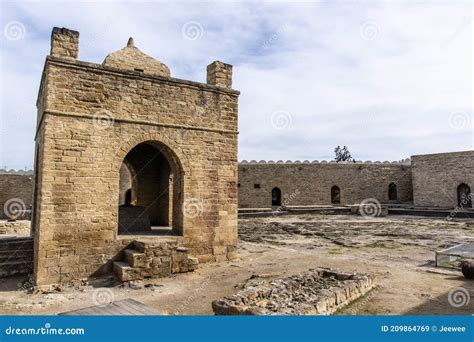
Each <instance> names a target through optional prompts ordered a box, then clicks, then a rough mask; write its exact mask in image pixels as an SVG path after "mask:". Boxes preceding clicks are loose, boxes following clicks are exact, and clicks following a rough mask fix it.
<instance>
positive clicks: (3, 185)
mask: <svg viewBox="0 0 474 342" xmlns="http://www.w3.org/2000/svg"><path fill="white" fill-rule="evenodd" d="M9 200H10V202H8V203H10V208H13V209H14V207H16V208H20V207H24V208H25V210H30V207H31V204H32V202H33V173H32V172H31V171H27V172H24V171H5V170H0V219H2V220H5V219H8V218H9V217H8V215H7V212H6V211H8V209H7V208H5V203H7V201H9ZM8 203H7V206H8ZM15 203H17V204H18V205H16V204H15ZM12 206H13V207H12ZM29 216H30V214H29V213H24V215H22V216H21V217H19V218H18V219H29Z"/></svg>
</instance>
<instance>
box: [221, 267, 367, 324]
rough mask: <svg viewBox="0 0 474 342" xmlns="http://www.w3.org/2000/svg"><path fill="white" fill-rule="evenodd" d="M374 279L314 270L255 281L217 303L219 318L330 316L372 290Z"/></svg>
mask: <svg viewBox="0 0 474 342" xmlns="http://www.w3.org/2000/svg"><path fill="white" fill-rule="evenodd" d="M374 285H375V282H374V277H373V276H371V275H367V274H345V273H336V272H332V271H330V270H326V269H311V270H309V271H306V272H303V273H299V274H296V275H293V276H290V277H287V278H282V279H277V280H272V281H270V280H261V279H259V278H254V279H251V280H250V281H249V282H247V283H246V284H245V285H244V286H243V288H242V289H240V290H238V291H237V292H236V293H235V294H233V295H230V296H227V297H225V298H222V299H219V300H216V301H214V302H213V303H212V308H213V310H214V313H215V314H216V315H295V316H296V315H330V314H333V313H334V312H336V311H337V310H339V309H341V308H343V307H344V306H346V305H348V304H349V303H351V302H352V301H354V300H356V299H357V298H359V297H361V296H363V295H364V294H366V293H367V292H368V291H370V290H371V289H372V288H373V287H374Z"/></svg>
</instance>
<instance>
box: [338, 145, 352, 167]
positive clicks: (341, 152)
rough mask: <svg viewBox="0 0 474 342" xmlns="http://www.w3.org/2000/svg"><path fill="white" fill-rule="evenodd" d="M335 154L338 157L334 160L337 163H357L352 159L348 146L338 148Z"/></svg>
mask: <svg viewBox="0 0 474 342" xmlns="http://www.w3.org/2000/svg"><path fill="white" fill-rule="evenodd" d="M334 153H335V154H336V157H335V158H334V159H335V160H336V162H338V163H339V162H342V161H355V159H354V158H352V156H351V153H350V152H349V149H348V148H347V146H344V147H343V148H341V146H339V145H338V146H337V147H336V148H335V149H334Z"/></svg>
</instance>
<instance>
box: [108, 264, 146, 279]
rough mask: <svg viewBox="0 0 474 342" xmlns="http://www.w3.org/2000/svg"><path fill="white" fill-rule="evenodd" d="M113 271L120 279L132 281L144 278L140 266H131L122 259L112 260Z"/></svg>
mask: <svg viewBox="0 0 474 342" xmlns="http://www.w3.org/2000/svg"><path fill="white" fill-rule="evenodd" d="M114 273H115V275H116V276H117V278H118V279H119V280H120V281H132V280H140V279H143V278H145V277H144V275H143V269H142V268H139V267H131V266H130V265H129V264H128V263H126V262H124V261H114Z"/></svg>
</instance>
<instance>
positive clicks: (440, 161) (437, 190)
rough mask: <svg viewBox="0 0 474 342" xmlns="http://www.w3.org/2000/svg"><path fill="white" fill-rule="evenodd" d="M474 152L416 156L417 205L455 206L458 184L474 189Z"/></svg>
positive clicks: (414, 180)
mask: <svg viewBox="0 0 474 342" xmlns="http://www.w3.org/2000/svg"><path fill="white" fill-rule="evenodd" d="M473 170H474V151H465V152H452V153H437V154H425V155H417V156H413V157H412V175H413V176H412V177H413V197H414V198H413V201H414V205H416V206H431V207H444V208H454V207H456V206H457V204H458V203H457V187H458V186H459V185H460V184H461V183H464V184H467V185H468V186H469V187H470V188H471V192H472V191H474V172H473Z"/></svg>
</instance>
